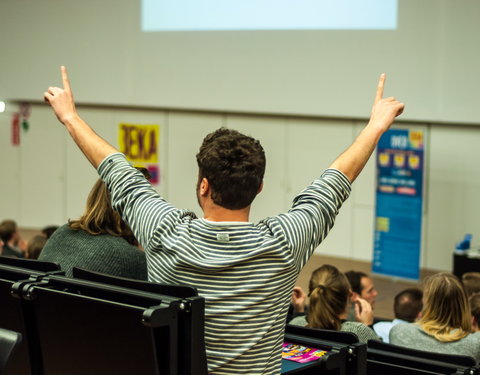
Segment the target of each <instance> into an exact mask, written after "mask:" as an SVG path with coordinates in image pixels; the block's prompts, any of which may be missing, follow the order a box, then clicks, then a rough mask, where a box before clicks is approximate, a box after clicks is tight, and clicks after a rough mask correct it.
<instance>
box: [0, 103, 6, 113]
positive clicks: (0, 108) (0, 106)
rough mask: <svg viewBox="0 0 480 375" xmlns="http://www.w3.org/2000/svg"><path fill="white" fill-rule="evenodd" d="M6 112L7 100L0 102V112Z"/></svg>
mask: <svg viewBox="0 0 480 375" xmlns="http://www.w3.org/2000/svg"><path fill="white" fill-rule="evenodd" d="M2 112H5V102H0V113H2Z"/></svg>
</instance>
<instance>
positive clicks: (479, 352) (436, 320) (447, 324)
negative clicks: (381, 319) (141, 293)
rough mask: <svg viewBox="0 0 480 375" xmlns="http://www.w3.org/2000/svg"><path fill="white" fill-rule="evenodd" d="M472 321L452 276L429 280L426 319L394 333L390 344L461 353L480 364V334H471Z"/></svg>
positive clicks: (404, 325)
mask: <svg viewBox="0 0 480 375" xmlns="http://www.w3.org/2000/svg"><path fill="white" fill-rule="evenodd" d="M471 329H472V322H471V316H470V307H469V304H468V299H467V295H466V294H465V291H464V289H463V286H462V284H461V282H460V281H459V280H458V279H457V278H456V277H455V276H454V275H452V274H451V273H448V272H441V273H437V274H435V275H433V276H430V277H428V278H426V279H425V282H424V288H423V310H422V317H421V318H420V319H419V320H418V322H417V323H400V324H397V325H396V326H394V327H392V329H391V330H390V343H391V344H395V345H402V346H406V347H409V348H412V349H418V350H427V351H432V352H438V353H448V354H461V355H467V356H470V357H473V358H474V359H475V360H476V361H477V362H479V361H480V332H476V333H470V331H471Z"/></svg>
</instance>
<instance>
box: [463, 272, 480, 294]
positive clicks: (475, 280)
mask: <svg viewBox="0 0 480 375" xmlns="http://www.w3.org/2000/svg"><path fill="white" fill-rule="evenodd" d="M462 284H463V286H464V288H465V292H466V293H467V296H471V295H472V294H474V293H478V292H480V272H466V273H464V274H463V275H462Z"/></svg>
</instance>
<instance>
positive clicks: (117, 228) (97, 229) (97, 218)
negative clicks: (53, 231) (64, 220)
mask: <svg viewBox="0 0 480 375" xmlns="http://www.w3.org/2000/svg"><path fill="white" fill-rule="evenodd" d="M69 226H70V228H72V229H74V230H84V231H86V232H87V233H89V234H91V235H94V236H95V235H100V234H110V235H112V236H116V237H123V238H125V239H126V240H127V241H128V242H129V243H131V244H132V245H137V242H136V240H135V238H134V236H133V233H132V231H131V230H130V228H129V227H128V226H127V224H125V223H124V222H123V220H122V218H121V217H120V214H119V213H118V212H117V211H115V210H114V209H113V208H112V204H111V200H110V193H109V192H108V190H107V187H106V186H105V184H104V182H103V181H102V180H101V179H98V180H97V182H95V185H93V188H92V190H91V191H90V193H89V195H88V198H87V204H86V208H85V211H84V213H83V215H82V216H81V217H80V219H78V220H70V221H69Z"/></svg>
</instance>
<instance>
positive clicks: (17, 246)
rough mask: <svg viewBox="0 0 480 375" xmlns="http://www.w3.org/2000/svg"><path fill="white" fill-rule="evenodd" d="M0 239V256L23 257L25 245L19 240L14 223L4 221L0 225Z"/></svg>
mask: <svg viewBox="0 0 480 375" xmlns="http://www.w3.org/2000/svg"><path fill="white" fill-rule="evenodd" d="M0 238H1V240H2V242H3V247H2V251H1V255H3V256H7V257H17V258H24V257H25V252H26V250H27V243H26V242H25V241H24V240H22V239H21V238H20V233H19V232H18V227H17V223H16V222H15V221H13V220H4V221H2V222H1V223H0Z"/></svg>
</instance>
